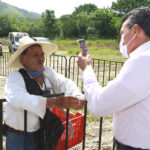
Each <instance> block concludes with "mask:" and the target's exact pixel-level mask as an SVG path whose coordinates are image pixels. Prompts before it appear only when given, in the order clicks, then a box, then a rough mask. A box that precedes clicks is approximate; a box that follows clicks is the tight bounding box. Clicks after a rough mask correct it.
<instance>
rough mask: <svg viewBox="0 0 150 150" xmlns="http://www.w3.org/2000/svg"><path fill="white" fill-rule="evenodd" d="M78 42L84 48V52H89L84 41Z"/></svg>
mask: <svg viewBox="0 0 150 150" xmlns="http://www.w3.org/2000/svg"><path fill="white" fill-rule="evenodd" d="M77 41H78V42H79V44H80V46H81V47H82V48H83V50H84V52H87V51H88V48H87V46H86V44H85V41H84V39H79V40H77Z"/></svg>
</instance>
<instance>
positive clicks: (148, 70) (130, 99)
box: [77, 7, 150, 150]
mask: <svg viewBox="0 0 150 150" xmlns="http://www.w3.org/2000/svg"><path fill="white" fill-rule="evenodd" d="M120 34H121V41H120V52H121V53H122V54H123V56H124V57H127V58H128V59H127V60H126V62H125V63H124V65H123V67H122V69H121V71H120V73H119V75H118V76H117V77H116V78H115V79H114V80H113V81H111V82H110V83H108V84H107V86H106V87H103V88H102V87H101V86H100V85H99V83H98V82H97V80H96V77H95V75H94V71H93V68H92V63H91V62H92V61H91V58H90V56H89V55H87V56H86V57H83V56H81V55H80V56H79V57H78V61H77V63H78V66H79V67H80V68H81V69H82V70H83V73H82V80H83V84H84V92H85V96H86V99H87V101H88V108H89V111H90V112H91V114H93V115H94V116H101V117H103V116H106V115H109V114H113V134H114V137H115V140H116V149H117V150H143V149H144V150H149V149H150V142H149V140H150V8H145V7H142V8H136V9H134V10H132V11H131V12H129V13H127V14H126V15H125V16H124V18H123V21H122V27H121V30H120Z"/></svg>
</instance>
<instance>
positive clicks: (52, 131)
mask: <svg viewBox="0 0 150 150" xmlns="http://www.w3.org/2000/svg"><path fill="white" fill-rule="evenodd" d="M19 72H20V73H21V75H22V76H23V78H24V81H25V85H26V89H27V91H28V92H29V93H30V94H34V95H40V96H44V97H56V96H60V95H63V94H53V95H51V94H47V93H46V92H44V91H43V90H41V88H40V87H39V85H38V83H37V82H36V80H35V79H32V78H30V76H29V75H28V73H27V72H26V70H25V69H19ZM39 119H40V130H39V132H38V135H37V137H38V138H37V139H38V140H37V142H38V145H39V147H40V150H54V148H55V146H56V145H57V142H58V140H59V138H60V137H61V135H62V133H63V131H64V129H65V127H64V126H63V124H62V121H61V120H60V119H59V118H58V117H57V116H56V115H55V114H53V113H52V112H51V111H50V110H49V109H46V114H45V116H44V119H41V118H39ZM26 120H27V111H26V110H25V128H26V129H25V131H26V130H27V122H26Z"/></svg>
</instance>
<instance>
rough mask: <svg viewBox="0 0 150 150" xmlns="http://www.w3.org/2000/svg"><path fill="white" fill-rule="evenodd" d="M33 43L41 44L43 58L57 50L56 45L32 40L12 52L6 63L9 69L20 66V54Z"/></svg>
mask: <svg viewBox="0 0 150 150" xmlns="http://www.w3.org/2000/svg"><path fill="white" fill-rule="evenodd" d="M34 44H38V45H40V46H41V48H42V50H43V52H44V56H45V58H47V57H48V56H50V54H52V53H53V52H55V51H56V50H57V48H58V47H57V45H55V44H53V43H47V42H33V43H29V44H26V45H24V46H22V47H20V48H19V49H18V50H16V51H15V52H14V54H13V55H12V56H11V58H10V59H9V62H8V65H7V67H8V68H9V69H19V68H20V67H22V64H21V63H20V58H19V56H20V54H21V53H22V52H23V51H24V50H25V49H26V48H28V47H30V46H32V45H34Z"/></svg>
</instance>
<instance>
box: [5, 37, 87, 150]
mask: <svg viewBox="0 0 150 150" xmlns="http://www.w3.org/2000/svg"><path fill="white" fill-rule="evenodd" d="M19 43H20V46H19V49H18V50H17V51H16V52H15V53H14V54H13V55H12V57H11V58H10V61H9V63H8V67H9V68H11V69H20V68H23V70H24V71H25V72H26V73H27V76H29V77H30V78H31V79H34V81H36V83H38V85H39V87H40V89H41V90H42V91H43V90H47V91H48V92H49V93H51V94H53V93H61V92H63V93H65V95H67V96H59V97H55V98H47V97H44V96H40V95H38V94H31V93H30V92H29V91H30V89H29V91H28V89H26V83H25V81H24V78H23V76H22V74H21V73H20V70H21V69H20V70H19V71H14V72H13V73H11V74H10V75H9V76H8V80H7V84H6V88H5V98H6V100H7V105H6V110H5V115H4V120H5V124H6V127H7V130H6V138H7V140H6V150H23V149H24V134H23V131H24V110H27V150H39V147H38V145H37V142H36V134H34V133H36V132H37V131H38V130H39V128H40V123H39V118H44V116H45V113H46V108H51V107H61V108H73V109H81V108H82V107H83V106H84V105H85V101H83V100H84V96H83V95H82V93H81V91H80V90H79V89H78V88H77V86H76V85H75V84H74V83H73V82H72V81H71V80H69V79H66V78H65V77H63V76H62V75H60V74H58V73H56V72H55V71H54V70H53V69H52V68H50V67H46V66H44V65H43V64H44V59H45V57H47V56H49V55H50V54H51V53H53V52H54V51H55V50H56V48H57V46H56V45H55V44H52V43H41V42H35V41H33V40H32V39H31V38H29V37H23V38H22V39H20V41H19ZM31 81H32V80H31ZM29 84H30V83H29ZM30 86H31V91H32V90H33V89H34V87H33V88H32V85H30ZM35 92H36V91H35Z"/></svg>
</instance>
